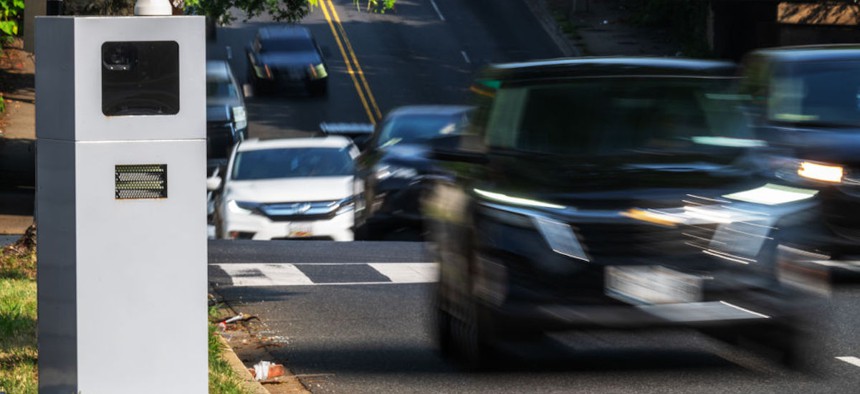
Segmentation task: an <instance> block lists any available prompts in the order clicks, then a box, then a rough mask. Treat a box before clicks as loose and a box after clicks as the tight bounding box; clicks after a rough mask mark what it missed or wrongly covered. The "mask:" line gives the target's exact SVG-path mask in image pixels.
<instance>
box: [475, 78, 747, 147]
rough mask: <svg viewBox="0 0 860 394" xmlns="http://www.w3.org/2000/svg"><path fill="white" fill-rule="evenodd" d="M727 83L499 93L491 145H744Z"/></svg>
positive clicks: (611, 84)
mask: <svg viewBox="0 0 860 394" xmlns="http://www.w3.org/2000/svg"><path fill="white" fill-rule="evenodd" d="M730 88H731V82H730V81H728V80H720V79H705V78H696V79H691V78H612V79H599V80H588V81H582V82H575V83H570V84H555V85H547V86H537V87H530V88H511V89H502V90H500V91H499V92H498V93H497V96H496V101H495V103H494V107H493V114H492V116H491V118H490V122H489V135H488V142H489V143H490V144H491V145H495V146H500V147H507V148H514V149H520V150H527V151H534V152H542V153H552V154H560V155H582V154H611V153H621V152H625V151H628V152H629V151H636V150H652V149H657V150H686V149H691V148H695V149H698V148H703V147H705V148H706V147H708V146H714V145H717V146H738V145H741V146H744V145H750V144H757V143H759V142H757V141H752V140H748V138H750V134H749V130H748V128H747V125H746V121H745V119H744V118H743V116H742V114H741V113H740V112H739V111H738V109H737V107H738V104H739V103H740V102H741V101H742V100H743V99H744V96H740V95H738V94H735V93H733V91H732V90H731V89H730Z"/></svg>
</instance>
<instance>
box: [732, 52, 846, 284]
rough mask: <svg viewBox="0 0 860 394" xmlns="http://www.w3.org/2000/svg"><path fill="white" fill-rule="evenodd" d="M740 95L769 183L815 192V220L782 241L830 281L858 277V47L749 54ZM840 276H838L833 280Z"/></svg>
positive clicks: (744, 64) (746, 59) (744, 67)
mask: <svg viewBox="0 0 860 394" xmlns="http://www.w3.org/2000/svg"><path fill="white" fill-rule="evenodd" d="M743 70H744V71H743V75H744V77H745V78H744V83H743V89H744V93H746V94H748V95H749V98H750V105H748V106H747V109H748V110H749V113H750V114H751V115H752V118H753V121H754V124H755V131H756V133H757V135H758V137H759V138H761V139H763V140H765V141H767V142H768V144H769V145H770V147H771V148H770V153H771V154H770V155H769V156H768V161H769V164H770V168H771V170H772V171H773V173H772V175H773V176H774V178H775V179H776V180H777V181H779V182H781V183H783V184H785V185H789V186H798V187H805V188H814V189H816V190H819V193H818V199H819V201H821V215H820V218H819V220H818V221H817V222H816V223H815V224H814V225H811V226H810V227H808V228H807V231H805V232H804V233H802V234H798V236H795V237H792V238H791V239H785V240H784V242H786V243H787V244H789V245H791V246H792V247H793V248H794V250H796V251H798V252H803V253H805V254H807V255H808V256H810V259H811V260H819V261H824V262H825V263H824V264H826V266H828V267H830V269H831V271H833V274H834V276H835V277H840V276H841V277H843V278H852V277H853V278H854V279H856V278H857V277H858V275H860V263H858V262H857V261H858V260H860V217H858V216H857V215H856V214H855V212H858V211H860V46H858V45H827V46H805V47H784V48H773V49H765V50H759V51H754V52H752V53H750V54H749V55H747V56H746V58H745V59H744V63H743ZM837 279H838V278H837Z"/></svg>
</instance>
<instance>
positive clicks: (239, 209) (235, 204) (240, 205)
mask: <svg viewBox="0 0 860 394" xmlns="http://www.w3.org/2000/svg"><path fill="white" fill-rule="evenodd" d="M259 206H260V204H259V203H255V202H250V201H238V200H229V201H227V210H228V211H230V212H233V213H243V214H248V215H249V214H252V213H254V210H256V209H257V207H259Z"/></svg>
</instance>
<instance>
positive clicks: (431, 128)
mask: <svg viewBox="0 0 860 394" xmlns="http://www.w3.org/2000/svg"><path fill="white" fill-rule="evenodd" d="M464 122H465V115H464V114H454V115H449V114H444V115H443V114H422V115H400V116H395V117H392V118H391V119H389V120H388V121H387V122H386V123H385V124H384V125H382V129H381V130H380V133H379V141H378V142H377V143H378V145H379V146H389V145H394V144H397V143H401V142H407V143H409V142H420V141H426V140H429V139H433V138H436V137H440V136H444V135H451V134H455V133H458V132H460V131H461V128H462V126H463V123H464Z"/></svg>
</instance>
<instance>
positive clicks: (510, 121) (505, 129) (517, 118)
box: [484, 88, 528, 148]
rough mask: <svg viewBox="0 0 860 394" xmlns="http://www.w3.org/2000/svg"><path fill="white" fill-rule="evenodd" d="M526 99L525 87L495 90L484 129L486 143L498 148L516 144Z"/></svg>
mask: <svg viewBox="0 0 860 394" xmlns="http://www.w3.org/2000/svg"><path fill="white" fill-rule="evenodd" d="M527 99H528V91H527V90H526V89H525V88H511V89H499V90H498V91H497V92H496V96H495V100H493V104H492V107H491V109H490V115H489V118H488V121H487V129H486V131H485V133H486V134H485V137H484V141H485V142H486V144H487V145H489V146H496V147H500V148H513V147H514V146H516V144H517V138H518V135H519V128H520V123H521V122H522V115H523V108H524V107H525V104H526V100H527Z"/></svg>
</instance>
